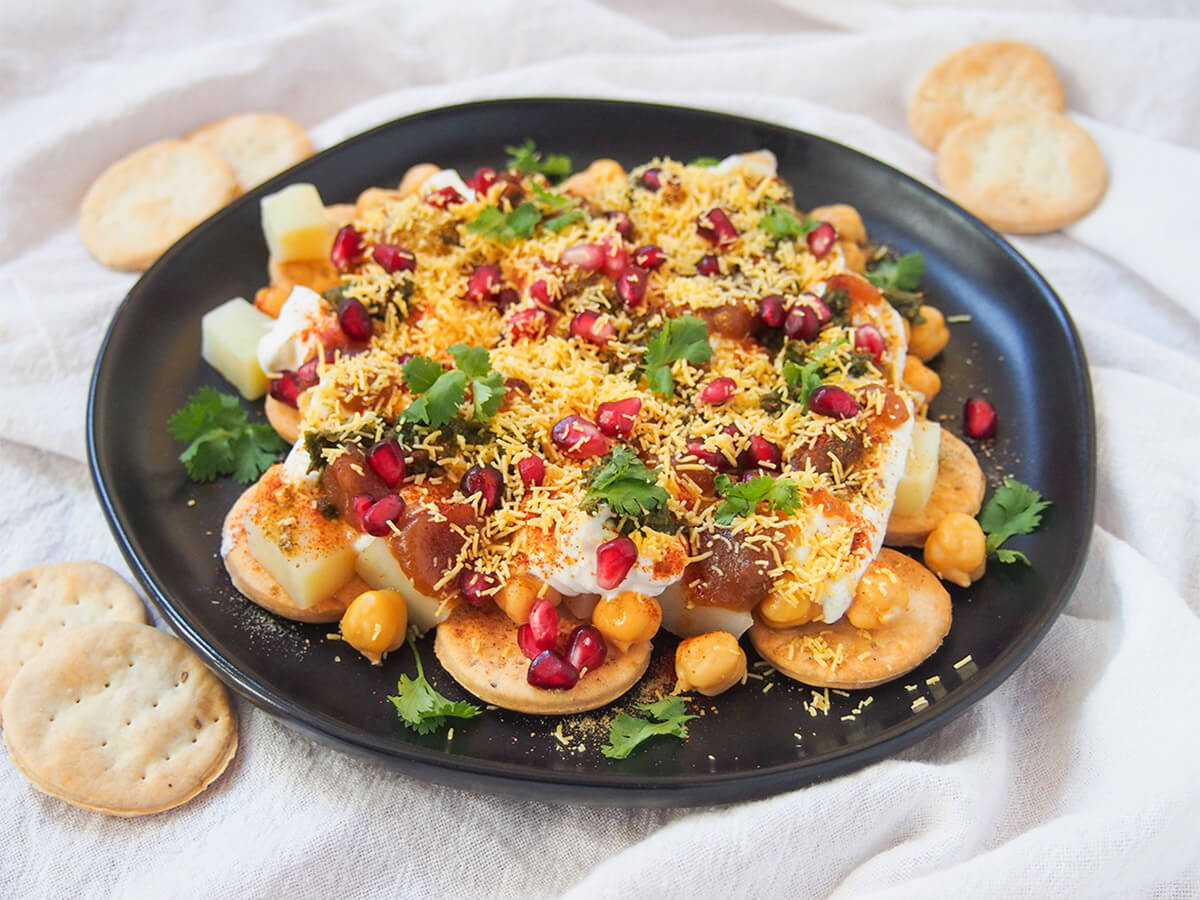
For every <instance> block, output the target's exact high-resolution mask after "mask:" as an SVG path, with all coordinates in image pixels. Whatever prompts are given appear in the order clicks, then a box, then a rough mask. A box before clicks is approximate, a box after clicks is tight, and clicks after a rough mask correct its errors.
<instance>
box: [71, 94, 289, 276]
mask: <svg viewBox="0 0 1200 900" xmlns="http://www.w3.org/2000/svg"><path fill="white" fill-rule="evenodd" d="M312 149H313V148H312V143H311V142H310V141H309V139H308V134H307V133H306V132H305V130H304V128H303V127H301V126H300V125H299V124H297V123H296V122H293V121H292V120H291V119H287V118H284V117H283V116H279V115H275V114H273V113H244V114H241V115H236V116H229V117H228V118H225V119H220V120H218V121H216V122H213V123H211V124H209V125H205V126H204V127H203V128H201V129H199V130H197V131H194V132H192V133H191V134H190V135H188V136H187V137H186V138H184V139H182V140H175V139H170V140H164V141H157V142H155V143H153V144H149V145H148V146H145V147H142V148H141V149H140V150H136V151H134V152H133V153H131V154H130V155H129V156H126V157H125V158H124V159H120V160H118V161H117V162H115V163H113V164H112V165H111V166H109V167H108V168H107V169H105V170H104V171H103V172H102V173H101V174H100V176H99V177H98V178H97V179H96V180H95V182H93V184H92V186H91V187H90V188H89V189H88V192H87V194H86V195H85V196H84V198H83V205H82V206H81V208H80V211H79V234H80V237H81V238H82V239H83V243H84V246H85V247H87V249H88V252H89V253H91V254H92V256H94V257H95V258H96V259H97V260H98V261H100V262H101V263H103V264H104V265H106V266H109V267H110V268H113V269H122V270H127V271H135V272H136V271H141V270H142V269H145V268H148V267H149V266H150V264H151V263H153V262H154V261H155V260H156V259H158V257H159V256H160V255H161V254H162V252H163V251H164V250H166V249H167V248H168V247H170V246H171V245H172V244H173V243H175V241H177V240H178V239H179V238H181V237H182V236H183V235H184V234H186V233H187V232H188V231H190V230H191V229H192V228H193V227H195V226H196V225H198V224H199V223H200V222H202V221H204V220H205V219H207V218H208V217H209V216H211V215H212V214H213V213H215V212H216V211H217V210H218V209H220V208H221V207H222V206H224V205H225V204H226V203H228V202H229V201H230V200H232V199H233V198H234V197H236V196H238V195H239V194H241V193H243V192H245V191H248V190H250V189H251V188H253V187H254V186H255V185H258V184H261V183H262V182H263V181H266V180H267V179H268V178H270V177H271V176H273V175H276V174H278V173H279V172H282V171H283V170H284V169H286V168H288V167H290V166H293V165H295V164H296V163H298V162H300V161H301V160H302V159H305V158H306V157H308V156H310V155H311V154H312Z"/></svg>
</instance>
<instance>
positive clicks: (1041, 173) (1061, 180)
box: [937, 110, 1108, 234]
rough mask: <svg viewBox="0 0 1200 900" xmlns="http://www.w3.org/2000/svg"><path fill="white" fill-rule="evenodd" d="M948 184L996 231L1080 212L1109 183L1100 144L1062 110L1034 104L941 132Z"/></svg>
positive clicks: (1020, 230)
mask: <svg viewBox="0 0 1200 900" xmlns="http://www.w3.org/2000/svg"><path fill="white" fill-rule="evenodd" d="M937 174H938V178H939V179H940V181H941V182H942V186H943V187H944V188H945V189H946V192H947V193H948V194H949V195H950V196H951V197H952V198H953V199H954V200H955V201H957V202H958V203H959V204H961V205H962V206H964V207H966V208H967V209H968V210H970V211H971V212H972V213H974V214H975V215H977V216H978V217H979V218H981V219H983V221H985V222H987V223H988V224H989V225H991V226H992V227H993V228H997V229H999V230H1000V231H1008V232H1015V233H1017V234H1040V233H1042V232H1046V231H1055V230H1057V229H1059V228H1062V227H1064V226H1066V225H1070V224H1071V223H1072V222H1074V221H1076V220H1078V219H1080V218H1082V217H1083V216H1084V215H1086V214H1087V213H1088V212H1090V211H1091V210H1092V208H1093V207H1094V206H1095V205H1096V204H1097V203H1099V202H1100V198H1101V197H1103V196H1104V191H1105V189H1106V188H1107V187H1108V169H1107V167H1106V166H1105V164H1104V157H1103V156H1102V155H1101V154H1100V148H1099V147H1097V146H1096V142H1095V141H1094V140H1092V136H1091V135H1090V134H1088V133H1087V132H1086V131H1085V130H1084V129H1083V128H1082V127H1080V126H1079V125H1076V124H1075V123H1074V122H1072V121H1071V120H1070V119H1068V118H1067V117H1066V116H1063V115H1060V114H1058V113H1053V112H1044V111H1040V110H1027V111H1024V112H1008V113H996V114H994V115H990V116H985V117H983V118H981V119H971V120H969V121H967V122H963V123H962V124H961V125H959V126H957V127H956V128H955V129H954V130H953V131H951V132H950V133H949V134H947V135H946V139H945V140H944V141H942V145H941V148H940V149H939V150H938V159H937Z"/></svg>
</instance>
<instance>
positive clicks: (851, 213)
mask: <svg viewBox="0 0 1200 900" xmlns="http://www.w3.org/2000/svg"><path fill="white" fill-rule="evenodd" d="M808 214H809V216H811V217H812V218H814V219H816V220H817V221H818V222H828V223H829V224H830V225H832V226H833V227H834V228H836V229H837V233H838V237H840V238H841V239H842V240H844V241H851V242H853V243H855V244H865V243H866V242H867V229H866V228H865V227H864V226H863V220H862V216H860V215H859V214H858V210H857V209H855V208H854V207H853V206H851V205H850V204H848V203H833V204H831V205H829V206H818V207H817V208H816V209H811V210H809V212H808Z"/></svg>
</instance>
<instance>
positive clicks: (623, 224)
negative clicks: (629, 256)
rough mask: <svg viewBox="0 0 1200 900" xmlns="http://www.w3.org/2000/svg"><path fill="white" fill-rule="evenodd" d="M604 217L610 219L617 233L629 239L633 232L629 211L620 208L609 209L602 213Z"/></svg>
mask: <svg viewBox="0 0 1200 900" xmlns="http://www.w3.org/2000/svg"><path fill="white" fill-rule="evenodd" d="M604 218H606V219H611V220H612V222H613V224H614V225H615V226H616V229H617V234H619V235H620V236H621V237H623V238H625V240H629V238H630V236H631V235H632V234H633V221H632V220H631V219H630V218H629V213H627V212H625V211H624V210H620V209H610V210H609V211H608V212H606V213H605V214H604Z"/></svg>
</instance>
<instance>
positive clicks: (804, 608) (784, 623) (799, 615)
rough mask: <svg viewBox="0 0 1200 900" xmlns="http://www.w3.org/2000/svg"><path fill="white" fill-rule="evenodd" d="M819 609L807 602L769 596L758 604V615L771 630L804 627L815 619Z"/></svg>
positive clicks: (775, 595) (773, 595)
mask: <svg viewBox="0 0 1200 900" xmlns="http://www.w3.org/2000/svg"><path fill="white" fill-rule="evenodd" d="M821 611H822V610H821V607H819V606H817V605H816V604H815V603H813V602H811V601H809V600H802V601H799V603H797V601H795V600H793V599H791V598H784V597H781V596H780V595H779V594H774V593H772V594H770V595H768V596H767V599H766V600H764V601H762V603H760V604H758V615H759V618H761V619H762V620H763V622H765V623H766V624H767V625H769V626H770V627H772V628H793V627H795V626H797V625H806V624H808V623H809V622H811V621H813V620H814V619H815V618H817V616H818V615H820V613H821Z"/></svg>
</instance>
